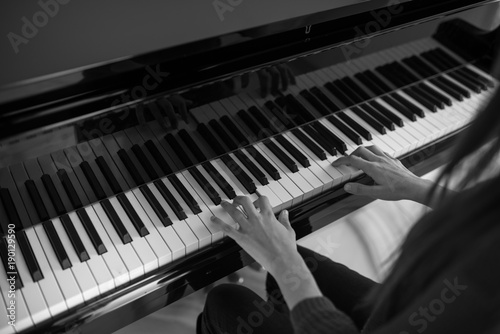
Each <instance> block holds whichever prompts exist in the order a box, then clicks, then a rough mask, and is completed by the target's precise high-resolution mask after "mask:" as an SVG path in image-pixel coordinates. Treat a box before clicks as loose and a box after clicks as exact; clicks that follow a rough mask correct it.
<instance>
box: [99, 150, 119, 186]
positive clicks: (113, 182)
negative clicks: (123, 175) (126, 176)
mask: <svg viewBox="0 0 500 334" xmlns="http://www.w3.org/2000/svg"><path fill="white" fill-rule="evenodd" d="M95 162H96V164H97V166H99V169H100V170H101V172H102V175H104V178H105V179H106V181H108V184H109V186H110V187H111V190H112V191H113V193H114V194H118V193H120V192H122V187H120V184H119V183H118V180H117V179H116V177H115V175H114V174H113V172H112V171H111V169H110V168H109V166H108V164H107V163H106V160H105V159H104V157H102V156H100V157H97V158H96V159H95Z"/></svg>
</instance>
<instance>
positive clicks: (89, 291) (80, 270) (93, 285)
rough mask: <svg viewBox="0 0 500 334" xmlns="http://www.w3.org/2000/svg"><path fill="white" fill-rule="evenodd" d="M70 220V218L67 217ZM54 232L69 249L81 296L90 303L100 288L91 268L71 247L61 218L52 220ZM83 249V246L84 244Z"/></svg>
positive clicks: (74, 275) (69, 256)
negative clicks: (81, 260)
mask: <svg viewBox="0 0 500 334" xmlns="http://www.w3.org/2000/svg"><path fill="white" fill-rule="evenodd" d="M65 216H66V217H67V219H68V220H69V216H67V215H65ZM52 223H53V226H54V230H55V232H56V233H57V235H58V236H59V238H60V240H61V243H62V244H63V245H64V246H65V248H66V249H67V255H68V259H69V261H70V262H71V263H72V266H71V268H70V271H71V272H72V274H73V277H74V278H75V280H76V282H77V283H78V286H79V289H80V293H81V296H82V298H83V300H84V301H89V300H91V299H92V298H94V297H97V296H98V295H99V286H98V284H97V282H96V281H95V279H94V277H93V275H92V272H91V271H90V269H89V266H88V264H87V263H86V262H80V260H79V257H78V254H77V253H76V252H75V251H74V249H73V248H72V247H71V245H72V242H71V240H70V237H69V236H68V233H66V231H67V230H65V228H64V227H63V224H62V221H61V220H60V219H59V218H55V219H54V220H52ZM82 247H83V244H82Z"/></svg>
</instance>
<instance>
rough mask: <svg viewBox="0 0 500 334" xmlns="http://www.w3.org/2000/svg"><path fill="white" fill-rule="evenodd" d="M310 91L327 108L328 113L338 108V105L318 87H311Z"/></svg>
mask: <svg viewBox="0 0 500 334" xmlns="http://www.w3.org/2000/svg"><path fill="white" fill-rule="evenodd" d="M311 93H312V94H314V96H316V97H317V98H318V99H319V100H320V101H321V102H322V103H323V104H324V105H325V106H326V107H327V108H328V114H331V113H332V112H335V111H338V110H340V107H339V106H338V105H336V104H335V103H334V102H333V101H332V100H331V99H330V98H329V97H328V96H326V94H325V93H323V92H322V91H321V89H319V88H318V87H312V88H311Z"/></svg>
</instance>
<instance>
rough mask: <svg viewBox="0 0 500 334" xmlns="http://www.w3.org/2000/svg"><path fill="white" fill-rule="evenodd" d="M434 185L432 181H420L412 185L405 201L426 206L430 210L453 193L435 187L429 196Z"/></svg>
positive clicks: (439, 186) (443, 188)
mask: <svg viewBox="0 0 500 334" xmlns="http://www.w3.org/2000/svg"><path fill="white" fill-rule="evenodd" d="M434 185H435V182H434V181H431V180H426V179H420V180H419V182H418V183H417V184H416V185H413V186H412V187H411V189H409V190H408V198H407V199H409V200H412V201H415V202H417V203H420V204H424V205H427V206H428V207H430V208H435V207H436V205H437V204H438V202H439V201H440V200H441V199H442V198H444V197H447V196H449V195H451V194H454V193H455V191H453V190H450V189H447V188H445V187H443V186H441V185H437V186H436V189H435V191H434V192H433V193H432V194H431V190H432V188H433V187H434Z"/></svg>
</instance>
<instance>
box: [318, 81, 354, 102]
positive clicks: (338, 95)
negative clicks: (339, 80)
mask: <svg viewBox="0 0 500 334" xmlns="http://www.w3.org/2000/svg"><path fill="white" fill-rule="evenodd" d="M324 87H325V88H326V89H328V91H329V92H330V93H331V94H332V95H333V96H335V97H336V98H337V99H339V101H340V102H342V103H343V104H344V106H345V107H350V106H352V105H354V104H356V103H355V102H354V101H352V100H351V99H350V98H349V96H347V95H345V94H344V93H343V92H342V91H341V90H340V89H338V87H336V86H335V85H333V84H332V83H331V82H327V83H326V84H325V86H324Z"/></svg>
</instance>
